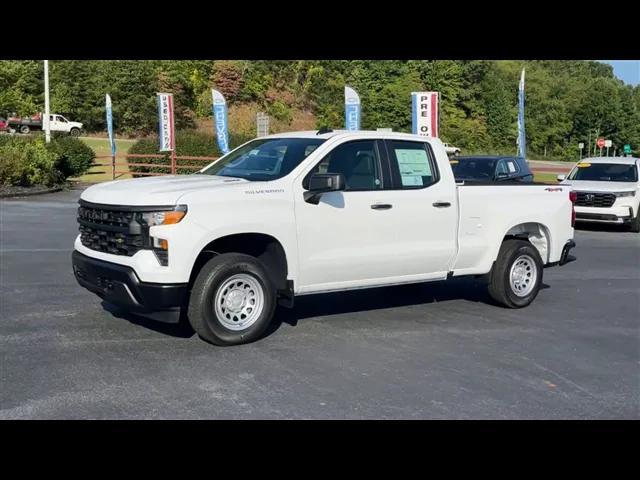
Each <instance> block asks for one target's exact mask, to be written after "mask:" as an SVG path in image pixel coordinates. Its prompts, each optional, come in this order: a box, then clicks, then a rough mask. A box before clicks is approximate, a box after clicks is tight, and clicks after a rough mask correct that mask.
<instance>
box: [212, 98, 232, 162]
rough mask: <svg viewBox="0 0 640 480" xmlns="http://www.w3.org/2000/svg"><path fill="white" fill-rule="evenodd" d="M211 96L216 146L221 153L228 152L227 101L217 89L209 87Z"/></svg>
mask: <svg viewBox="0 0 640 480" xmlns="http://www.w3.org/2000/svg"><path fill="white" fill-rule="evenodd" d="M211 95H212V96H213V119H214V121H215V124H216V138H217V139H218V147H220V151H221V152H222V154H223V155H226V154H227V153H229V126H228V118H227V102H226V101H225V99H224V96H223V95H222V94H221V93H220V92H219V91H218V90H214V89H211Z"/></svg>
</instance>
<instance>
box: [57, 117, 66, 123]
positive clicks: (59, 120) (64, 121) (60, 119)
mask: <svg viewBox="0 0 640 480" xmlns="http://www.w3.org/2000/svg"><path fill="white" fill-rule="evenodd" d="M56 120H57V121H58V122H62V123H67V121H66V120H65V119H64V117H63V116H61V115H56Z"/></svg>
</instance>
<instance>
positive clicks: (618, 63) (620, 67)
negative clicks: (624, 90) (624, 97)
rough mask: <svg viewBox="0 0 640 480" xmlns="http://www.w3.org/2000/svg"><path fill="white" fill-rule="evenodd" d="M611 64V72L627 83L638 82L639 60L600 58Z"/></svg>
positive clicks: (639, 81)
mask: <svg viewBox="0 0 640 480" xmlns="http://www.w3.org/2000/svg"><path fill="white" fill-rule="evenodd" d="M602 62H604V63H608V64H609V65H612V66H613V73H614V74H615V76H616V77H618V78H619V79H620V80H622V81H623V82H625V83H627V84H629V85H638V84H640V60H602Z"/></svg>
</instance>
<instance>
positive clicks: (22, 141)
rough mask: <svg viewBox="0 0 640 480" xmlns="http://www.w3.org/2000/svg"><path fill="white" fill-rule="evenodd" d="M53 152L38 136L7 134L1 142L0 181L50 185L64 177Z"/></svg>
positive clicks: (24, 184)
mask: <svg viewBox="0 0 640 480" xmlns="http://www.w3.org/2000/svg"><path fill="white" fill-rule="evenodd" d="M56 160H57V157H56V154H55V153H54V152H53V151H51V149H50V148H47V146H46V144H45V142H44V139H43V138H41V137H35V138H30V137H26V138H23V137H8V139H7V140H3V141H2V143H0V184H2V185H20V186H25V187H28V186H30V185H52V184H54V183H57V182H60V181H61V180H62V178H63V175H62V174H61V172H59V171H58V170H56V168H55V164H56Z"/></svg>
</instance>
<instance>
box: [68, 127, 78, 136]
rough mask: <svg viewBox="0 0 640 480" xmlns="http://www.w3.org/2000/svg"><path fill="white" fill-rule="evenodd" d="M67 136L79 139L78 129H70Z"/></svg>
mask: <svg viewBox="0 0 640 480" xmlns="http://www.w3.org/2000/svg"><path fill="white" fill-rule="evenodd" d="M69 134H70V135H71V136H72V137H79V136H80V129H79V128H72V129H71V131H70V132H69Z"/></svg>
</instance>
